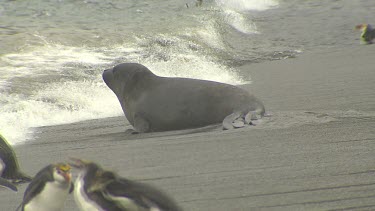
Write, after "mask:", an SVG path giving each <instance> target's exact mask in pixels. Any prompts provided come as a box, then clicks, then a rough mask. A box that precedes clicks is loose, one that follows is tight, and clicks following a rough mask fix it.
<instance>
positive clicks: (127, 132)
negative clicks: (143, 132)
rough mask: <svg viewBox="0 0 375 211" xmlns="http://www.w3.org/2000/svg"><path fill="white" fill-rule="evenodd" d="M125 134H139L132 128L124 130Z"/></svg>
mask: <svg viewBox="0 0 375 211" xmlns="http://www.w3.org/2000/svg"><path fill="white" fill-rule="evenodd" d="M125 134H127V135H134V134H139V132H137V131H135V130H134V129H127V130H125Z"/></svg>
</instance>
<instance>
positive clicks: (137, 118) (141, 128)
mask: <svg viewBox="0 0 375 211" xmlns="http://www.w3.org/2000/svg"><path fill="white" fill-rule="evenodd" d="M134 129H135V131H137V132H138V133H146V132H150V124H149V123H148V121H147V120H146V119H145V118H143V116H142V115H141V114H135V115H134Z"/></svg>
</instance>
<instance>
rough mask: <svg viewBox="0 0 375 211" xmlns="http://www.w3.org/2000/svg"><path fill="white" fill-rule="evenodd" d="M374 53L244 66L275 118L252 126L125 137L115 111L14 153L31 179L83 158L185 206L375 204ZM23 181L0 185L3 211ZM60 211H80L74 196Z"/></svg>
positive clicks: (335, 53)
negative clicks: (14, 185) (154, 188)
mask: <svg viewBox="0 0 375 211" xmlns="http://www.w3.org/2000/svg"><path fill="white" fill-rule="evenodd" d="M374 52H375V46H374V45H368V46H365V45H355V46H348V47H346V48H328V49H326V50H320V51H317V52H311V53H310V52H309V53H303V54H302V55H301V56H299V57H297V58H293V59H287V60H280V61H270V62H265V63H258V64H248V65H245V66H243V67H241V69H243V70H248V71H249V74H250V75H251V78H252V80H253V83H252V84H250V85H246V86H244V88H245V89H248V90H249V91H251V92H252V93H254V94H255V95H256V96H258V97H259V98H260V99H261V100H262V101H263V102H264V105H265V107H266V109H267V111H268V112H269V113H271V114H272V116H271V117H267V118H264V119H263V120H261V121H260V122H259V124H258V125H257V126H252V127H248V128H244V129H237V130H231V131H222V130H220V127H219V126H213V127H207V128H203V129H195V130H187V131H173V132H165V133H153V134H141V135H131V136H129V135H126V134H125V133H124V131H125V129H126V128H127V127H129V125H128V123H127V122H126V121H125V117H123V116H121V117H114V118H107V119H97V120H90V121H85V122H78V123H74V124H68V125H59V126H50V127H42V128H36V129H35V130H36V133H35V140H33V141H31V142H28V143H29V144H25V145H19V146H17V147H16V148H15V151H16V153H17V156H18V158H19V162H20V165H21V168H22V169H23V170H24V171H25V172H27V173H29V174H31V175H34V174H35V173H36V172H37V171H39V170H40V169H41V168H42V167H44V166H45V165H47V164H49V163H53V162H58V161H67V160H68V158H69V157H79V158H84V159H89V160H93V161H96V162H98V163H100V164H102V165H103V166H104V167H105V168H108V169H112V170H115V171H117V172H118V173H119V174H120V175H122V176H124V177H128V178H131V179H135V180H138V181H143V182H146V183H150V184H153V185H155V186H157V187H159V188H161V189H163V190H165V191H166V192H167V193H168V194H169V195H171V196H172V197H174V198H175V199H176V201H177V202H178V204H179V205H180V206H181V207H183V208H184V210H205V211H207V210H223V211H227V210H374V209H375V162H374V160H375V152H374V151H375V129H374V128H375V83H374V82H375V59H374ZM119 106H120V105H119ZM4 136H6V134H4ZM75 173H76V172H74V176H76V175H75ZM26 186H27V185H26V184H25V185H21V186H19V189H20V190H19V192H18V193H13V192H11V191H9V190H6V189H0V203H1V208H2V210H15V208H16V207H17V206H18V204H19V203H20V202H21V200H22V197H23V192H24V189H25V188H26ZM65 210H71V211H75V210H78V208H77V207H76V205H75V203H74V199H73V196H72V195H71V196H70V197H69V198H68V201H67V203H66V206H65Z"/></svg>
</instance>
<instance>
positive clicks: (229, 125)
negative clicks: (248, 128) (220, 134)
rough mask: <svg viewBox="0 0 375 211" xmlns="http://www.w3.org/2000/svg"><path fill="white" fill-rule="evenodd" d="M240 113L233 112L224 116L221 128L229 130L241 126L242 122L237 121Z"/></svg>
mask: <svg viewBox="0 0 375 211" xmlns="http://www.w3.org/2000/svg"><path fill="white" fill-rule="evenodd" d="M241 116H242V114H241V112H234V113H232V114H230V115H228V116H227V117H225V118H224V120H223V130H230V129H234V128H238V127H243V126H244V124H242V126H241V123H239V121H241V120H239V118H241ZM242 122H243V121H242Z"/></svg>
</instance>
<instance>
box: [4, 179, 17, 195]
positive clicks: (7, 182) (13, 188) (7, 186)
mask: <svg viewBox="0 0 375 211" xmlns="http://www.w3.org/2000/svg"><path fill="white" fill-rule="evenodd" d="M0 186H3V187H6V188H9V189H11V190H13V191H16V192H17V191H18V189H17V187H16V186H15V185H13V184H12V183H11V182H9V181H8V180H6V179H4V178H2V177H0Z"/></svg>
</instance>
